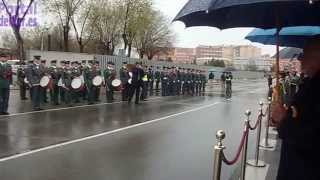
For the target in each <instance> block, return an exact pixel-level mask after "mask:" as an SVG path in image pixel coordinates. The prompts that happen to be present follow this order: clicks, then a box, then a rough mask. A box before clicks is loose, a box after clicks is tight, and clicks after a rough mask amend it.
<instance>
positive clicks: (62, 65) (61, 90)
mask: <svg viewBox="0 0 320 180" xmlns="http://www.w3.org/2000/svg"><path fill="white" fill-rule="evenodd" d="M65 69H66V61H65V60H62V61H60V67H59V68H58V74H59V75H60V78H59V80H58V86H59V96H60V102H65V98H64V88H63V87H62V74H63V73H64V71H65Z"/></svg>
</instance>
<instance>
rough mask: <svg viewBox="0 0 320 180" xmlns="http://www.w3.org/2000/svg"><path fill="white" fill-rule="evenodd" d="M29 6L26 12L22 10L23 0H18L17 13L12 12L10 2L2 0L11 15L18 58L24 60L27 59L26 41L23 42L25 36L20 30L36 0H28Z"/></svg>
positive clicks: (10, 20)
mask: <svg viewBox="0 0 320 180" xmlns="http://www.w3.org/2000/svg"><path fill="white" fill-rule="evenodd" d="M28 2H29V3H28V6H27V8H26V10H25V11H24V12H21V11H23V10H21V9H20V8H21V7H22V4H23V2H22V0H17V1H16V6H15V7H16V9H15V13H14V14H12V13H11V12H10V11H9V9H8V4H7V2H6V1H5V0H2V4H3V6H4V8H5V9H6V12H7V14H8V16H9V23H10V26H11V28H12V30H13V33H14V36H15V38H16V41H17V55H18V58H19V59H20V61H23V60H24V59H25V53H24V44H23V43H24V42H23V38H22V36H21V33H20V30H21V26H22V24H23V23H24V19H25V17H26V15H27V13H28V11H29V9H30V7H31V5H32V4H33V2H34V0H28Z"/></svg>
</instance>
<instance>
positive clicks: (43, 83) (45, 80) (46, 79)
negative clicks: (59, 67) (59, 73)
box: [40, 76, 51, 88]
mask: <svg viewBox="0 0 320 180" xmlns="http://www.w3.org/2000/svg"><path fill="white" fill-rule="evenodd" d="M50 82H51V78H50V77H49V76H43V77H42V78H41V80H40V86H41V87H43V88H46V87H48V86H49V84H50Z"/></svg>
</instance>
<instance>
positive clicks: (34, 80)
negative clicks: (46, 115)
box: [26, 56, 44, 111]
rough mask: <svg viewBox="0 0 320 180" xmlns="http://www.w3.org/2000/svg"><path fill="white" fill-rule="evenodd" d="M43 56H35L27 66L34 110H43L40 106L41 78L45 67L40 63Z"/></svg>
mask: <svg viewBox="0 0 320 180" xmlns="http://www.w3.org/2000/svg"><path fill="white" fill-rule="evenodd" d="M40 58H41V56H34V61H33V63H32V64H30V65H29V66H28V68H27V71H26V72H27V73H26V77H27V80H28V82H29V84H30V87H31V93H32V94H31V97H32V98H31V100H32V109H33V110H34V111H40V110H42V109H41V108H40V79H41V77H42V75H43V73H44V67H43V66H41V65H40V62H41V60H40Z"/></svg>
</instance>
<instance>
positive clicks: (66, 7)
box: [43, 0, 84, 52]
mask: <svg viewBox="0 0 320 180" xmlns="http://www.w3.org/2000/svg"><path fill="white" fill-rule="evenodd" d="M43 2H44V4H45V5H46V6H47V8H48V10H49V12H50V13H53V15H55V16H56V17H57V18H58V19H59V21H60V26H61V28H62V32H63V45H64V51H66V52H67V51H69V37H70V36H69V33H70V30H71V28H70V25H71V22H72V17H73V16H74V15H75V14H76V13H77V12H78V11H79V8H80V7H81V5H82V4H83V2H84V0H52V1H47V0H43Z"/></svg>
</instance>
